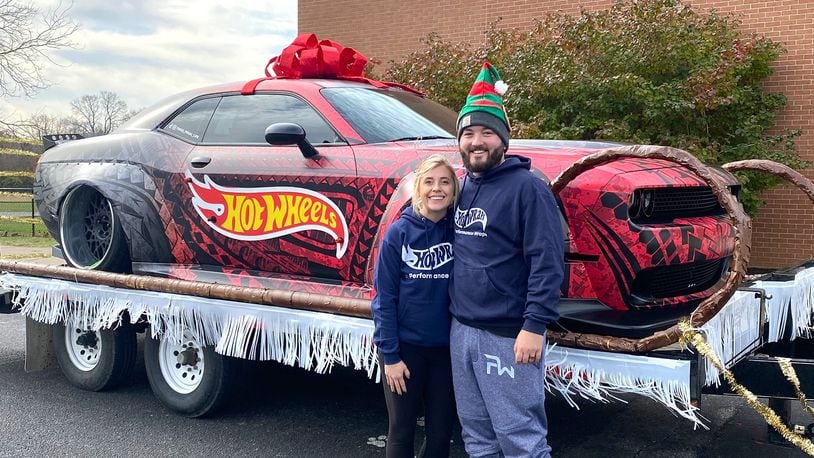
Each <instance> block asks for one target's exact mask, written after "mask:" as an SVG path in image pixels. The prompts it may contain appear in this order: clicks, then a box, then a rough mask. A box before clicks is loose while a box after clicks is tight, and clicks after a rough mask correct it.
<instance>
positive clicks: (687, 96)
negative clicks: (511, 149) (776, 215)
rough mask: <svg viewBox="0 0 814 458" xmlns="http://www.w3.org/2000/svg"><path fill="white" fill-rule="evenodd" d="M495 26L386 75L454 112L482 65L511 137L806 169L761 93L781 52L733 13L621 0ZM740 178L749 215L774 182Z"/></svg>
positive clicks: (427, 51) (435, 44)
mask: <svg viewBox="0 0 814 458" xmlns="http://www.w3.org/2000/svg"><path fill="white" fill-rule="evenodd" d="M498 26H499V22H498V23H494V24H492V25H491V26H490V27H489V28H488V29H487V31H486V40H485V43H484V44H483V45H482V46H479V47H471V46H467V45H461V44H455V43H450V42H446V41H444V40H442V39H441V38H440V37H439V36H438V35H430V36H428V37H426V38H425V39H424V40H423V44H424V49H422V50H419V51H416V52H414V53H412V54H410V55H409V56H408V57H407V58H406V59H405V60H403V61H402V62H400V63H393V64H392V66H391V68H390V69H389V70H388V71H387V72H386V74H385V76H384V77H385V78H386V79H392V80H395V81H399V82H401V83H404V84H408V85H411V86H415V87H417V88H418V89H420V90H422V91H424V92H426V93H427V95H428V96H429V97H431V98H433V99H434V100H437V101H439V102H441V103H443V104H445V105H447V106H449V107H451V108H453V109H458V108H460V106H461V105H462V104H463V102H464V100H465V98H466V94H467V93H468V91H469V88H470V87H471V84H472V82H473V81H474V79H475V76H476V73H477V72H478V70H479V69H480V64H481V63H482V61H483V60H490V61H491V62H492V63H493V64H495V66H496V67H497V68H498V70H499V71H500V72H501V76H502V77H503V79H504V80H505V81H506V82H507V83H508V84H509V87H510V90H509V92H508V93H507V94H506V100H505V103H506V110H507V112H508V115H509V119H510V120H511V121H512V123H513V125H512V135H513V136H514V137H516V138H558V139H577V140H594V139H598V140H599V139H601V140H612V141H618V142H625V143H642V144H656V145H669V146H674V147H677V148H681V149H684V150H686V151H689V152H691V153H693V154H695V155H696V156H697V157H698V158H700V159H701V160H703V161H705V162H707V163H710V164H716V165H720V164H723V163H726V162H730V161H735V160H741V159H747V158H765V159H771V160H774V161H778V162H782V163H784V164H787V165H789V166H791V167H793V168H798V169H799V168H803V167H805V166H807V163H805V162H804V161H802V160H801V159H800V158H799V156H798V155H797V154H796V152H795V150H794V138H795V137H797V136H799V135H800V132H799V131H785V132H780V131H778V130H777V129H775V128H774V126H775V122H776V117H777V114H778V112H779V111H780V110H781V109H782V108H783V107H784V106H785V105H786V98H785V96H784V95H783V94H780V93H769V92H766V91H765V90H764V88H763V82H764V81H765V79H766V78H767V77H768V76H770V75H771V74H772V68H771V65H772V63H773V62H774V61H776V60H777V58H778V56H779V54H780V53H781V52H783V48H782V46H781V45H780V44H779V43H775V42H773V41H772V40H770V39H768V38H765V37H761V36H757V35H746V34H744V33H742V32H741V31H740V22H739V21H738V20H737V19H736V18H735V17H734V16H731V15H721V14H718V13H716V12H714V11H713V12H710V13H705V14H702V13H699V12H697V11H695V10H693V9H692V8H691V7H690V6H688V5H685V4H682V3H681V2H680V1H679V0H626V1H619V2H617V3H616V4H614V6H612V7H611V8H610V9H608V10H602V11H597V12H588V11H584V10H583V11H582V13H581V14H580V15H579V16H578V17H572V16H568V15H565V14H561V13H558V14H552V15H549V16H548V17H546V18H545V19H544V20H541V21H538V22H537V23H536V25H535V26H534V27H533V28H532V29H531V30H529V31H518V30H501V29H500V28H499V27H498ZM740 178H741V181H742V183H743V184H744V193H743V194H742V197H743V200H744V205H745V206H746V208H747V210H749V211H754V210H755V209H756V208H757V206H758V205H759V197H758V196H759V193H760V192H761V191H762V190H764V189H766V188H768V187H770V186H773V185H775V184H777V183H778V180H777V179H774V178H773V177H768V176H765V175H758V174H743V175H741V176H740Z"/></svg>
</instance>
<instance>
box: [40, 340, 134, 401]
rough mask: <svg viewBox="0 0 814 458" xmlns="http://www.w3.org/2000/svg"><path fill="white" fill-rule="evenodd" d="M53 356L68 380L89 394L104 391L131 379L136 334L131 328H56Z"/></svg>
mask: <svg viewBox="0 0 814 458" xmlns="http://www.w3.org/2000/svg"><path fill="white" fill-rule="evenodd" d="M52 329H53V340H54V353H55V354H56V358H57V363H59V367H60V369H62V373H63V374H65V378H66V379H68V381H69V382H70V383H71V384H72V385H74V386H76V387H77V388H81V389H83V390H87V391H104V390H108V389H111V388H114V387H116V386H118V385H121V384H122V383H123V382H124V381H126V380H129V379H130V375H131V374H132V372H133V366H134V365H135V362H136V352H137V351H138V344H137V343H136V333H135V332H134V330H133V327H132V326H131V325H130V324H123V325H121V326H119V327H118V328H116V329H105V330H101V331H90V330H83V329H78V328H74V327H66V326H64V325H61V324H56V325H54V326H53V328H52Z"/></svg>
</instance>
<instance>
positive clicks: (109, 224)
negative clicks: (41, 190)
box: [59, 186, 132, 273]
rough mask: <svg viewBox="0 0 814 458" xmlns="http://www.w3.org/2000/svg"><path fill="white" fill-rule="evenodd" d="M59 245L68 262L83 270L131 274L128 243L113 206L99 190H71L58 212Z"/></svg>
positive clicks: (80, 187) (78, 188)
mask: <svg viewBox="0 0 814 458" xmlns="http://www.w3.org/2000/svg"><path fill="white" fill-rule="evenodd" d="M59 238H60V240H59V243H60V245H61V246H62V252H63V254H64V256H65V260H66V261H67V262H68V264H70V265H71V266H73V267H77V268H80V269H93V270H104V271H107V272H124V273H129V272H130V271H131V269H132V267H131V264H130V254H129V253H128V250H127V241H126V240H125V237H124V231H122V228H121V224H119V220H118V218H117V217H116V213H115V212H114V211H113V205H111V203H110V201H109V200H107V199H106V198H105V197H104V196H103V195H101V194H100V193H99V192H98V191H97V190H95V189H93V188H91V187H89V186H79V187H77V188H74V189H73V190H71V192H69V193H68V195H67V196H65V200H64V201H63V202H62V206H61V208H60V211H59Z"/></svg>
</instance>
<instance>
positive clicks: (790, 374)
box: [777, 358, 814, 417]
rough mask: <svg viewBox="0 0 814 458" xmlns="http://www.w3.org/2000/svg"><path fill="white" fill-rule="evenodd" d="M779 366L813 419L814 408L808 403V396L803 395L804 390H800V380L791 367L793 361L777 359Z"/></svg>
mask: <svg viewBox="0 0 814 458" xmlns="http://www.w3.org/2000/svg"><path fill="white" fill-rule="evenodd" d="M777 364H778V365H779V366H780V371H782V372H783V375H785V376H786V379H787V380H788V381H789V382H790V383H791V386H793V387H794V393H795V394H796V395H797V399H798V400H799V401H800V404H802V406H803V408H804V409H806V412H808V413H809V415H811V416H812V417H814V408H811V406H810V405H808V402H806V395H805V393H803V390H802V389H801V388H800V379H799V378H797V373H796V372H794V367H793V366H792V365H791V359H789V358H777Z"/></svg>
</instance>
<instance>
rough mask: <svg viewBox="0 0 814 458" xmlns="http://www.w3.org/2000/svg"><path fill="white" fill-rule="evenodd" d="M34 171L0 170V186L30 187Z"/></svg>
mask: <svg viewBox="0 0 814 458" xmlns="http://www.w3.org/2000/svg"><path fill="white" fill-rule="evenodd" d="M33 183H34V172H13V171H0V188H31V186H32V184H33Z"/></svg>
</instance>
